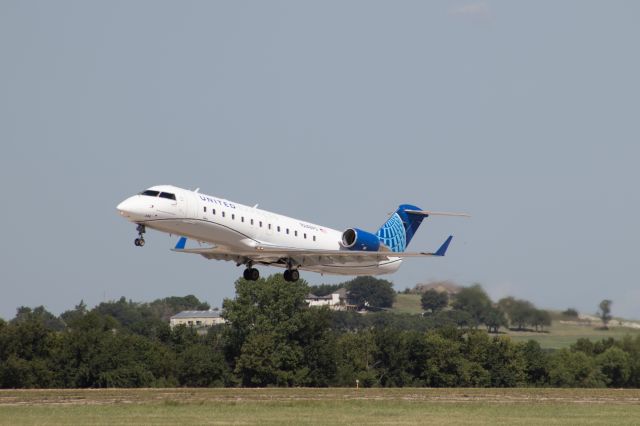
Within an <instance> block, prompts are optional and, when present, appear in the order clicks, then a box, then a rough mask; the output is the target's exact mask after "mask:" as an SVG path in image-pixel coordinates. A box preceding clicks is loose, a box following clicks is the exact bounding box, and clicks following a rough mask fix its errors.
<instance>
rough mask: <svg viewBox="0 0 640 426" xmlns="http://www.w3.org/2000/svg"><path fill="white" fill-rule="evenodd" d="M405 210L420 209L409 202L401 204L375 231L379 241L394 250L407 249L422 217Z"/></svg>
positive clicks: (401, 250)
mask: <svg viewBox="0 0 640 426" xmlns="http://www.w3.org/2000/svg"><path fill="white" fill-rule="evenodd" d="M405 210H422V209H420V208H419V207H416V206H412V205H410V204H402V205H401V206H400V207H398V210H396V212H395V213H394V214H393V215H392V216H391V217H390V218H389V220H387V221H386V222H385V224H384V225H382V227H381V228H380V229H379V230H378V232H377V233H376V235H377V236H378V238H379V239H380V242H381V243H382V244H384V245H385V246H387V247H389V249H390V250H391V251H394V252H403V251H405V250H406V249H407V246H408V245H409V243H410V242H411V239H412V238H413V234H415V232H416V231H417V230H418V227H419V226H420V224H421V223H422V219H424V216H421V215H415V214H409V213H407V212H406V211H405Z"/></svg>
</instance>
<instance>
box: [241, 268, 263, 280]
mask: <svg viewBox="0 0 640 426" xmlns="http://www.w3.org/2000/svg"><path fill="white" fill-rule="evenodd" d="M243 276H244V279H245V280H247V281H258V278H260V271H258V270H257V269H256V268H252V267H248V268H247V269H245V270H244V273H243Z"/></svg>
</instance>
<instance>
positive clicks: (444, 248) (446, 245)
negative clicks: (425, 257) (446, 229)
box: [433, 235, 453, 256]
mask: <svg viewBox="0 0 640 426" xmlns="http://www.w3.org/2000/svg"><path fill="white" fill-rule="evenodd" d="M452 239H453V235H449V238H447V239H446V241H445V242H444V243H442V245H441V246H440V248H439V249H438V251H437V252H435V253H433V255H434V256H444V254H445V253H446V252H447V249H448V248H449V244H450V243H451V240H452Z"/></svg>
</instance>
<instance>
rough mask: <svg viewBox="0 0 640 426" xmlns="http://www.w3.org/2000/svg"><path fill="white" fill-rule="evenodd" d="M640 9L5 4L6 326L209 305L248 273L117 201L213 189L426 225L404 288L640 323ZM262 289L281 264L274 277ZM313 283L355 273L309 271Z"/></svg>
mask: <svg viewBox="0 0 640 426" xmlns="http://www.w3.org/2000/svg"><path fill="white" fill-rule="evenodd" d="M638 16H640V3H639V2H634V1H626V2H624V1H607V2H604V1H599V2H595V1H536V2H514V1H497V0H486V1H473V0H471V1H452V0H449V1H433V2H423V1H370V0H363V1H342V0H341V1H316V2H311V1H268V2H265V1H179V2H178V1H156V0H153V1H143V0H137V1H108V2H107V1H101V2H98V1H85V0H82V1H80V0H78V1H65V0H61V1H56V2H51V1H30V0H15V1H14V0H0V179H1V182H2V199H3V201H2V203H1V204H0V206H1V207H2V208H0V223H2V227H3V233H2V234H3V235H2V237H3V243H2V244H0V270H1V272H2V274H1V278H0V317H2V318H5V319H10V318H12V317H13V316H14V315H15V311H16V308H17V307H18V306H21V305H24V306H32V307H33V306H39V305H44V306H45V307H46V308H47V309H49V310H50V311H52V312H53V313H55V314H59V313H61V312H63V311H65V310H67V309H71V308H73V306H74V305H76V304H77V303H78V302H80V300H83V301H84V302H85V303H87V304H88V305H89V306H94V305H96V304H98V303H100V302H102V301H105V300H113V299H118V298H120V297H121V296H125V297H126V298H127V299H132V300H134V301H152V300H154V299H157V298H162V297H167V296H173V295H187V294H194V295H196V296H197V297H199V298H200V299H202V300H206V301H208V302H209V303H210V304H211V305H212V306H221V304H222V300H223V299H224V298H229V297H233V295H234V281H235V280H236V279H237V278H238V277H239V276H240V275H241V274H242V268H238V267H236V266H235V264H233V263H230V262H220V261H208V260H206V259H204V258H202V257H200V256H197V255H187V254H178V253H173V252H171V251H170V250H169V249H170V248H171V247H173V245H175V242H176V239H177V238H176V237H175V236H174V237H170V236H169V235H166V234H162V233H158V232H154V231H150V232H148V233H147V235H146V240H147V244H146V245H145V247H144V248H138V247H134V245H133V239H134V238H135V236H136V233H135V229H134V228H135V227H134V225H133V224H131V223H129V222H127V221H125V220H123V219H122V218H120V217H118V215H117V213H116V210H115V206H116V205H117V204H118V203H119V202H120V201H122V200H123V199H125V198H127V197H128V196H130V195H132V194H134V193H137V192H139V191H141V190H143V189H145V188H147V187H149V186H152V185H158V184H173V185H177V186H181V187H184V188H191V189H195V188H197V187H199V188H201V191H202V192H204V193H207V194H210V195H215V196H218V197H223V198H227V199H230V200H233V201H236V202H238V203H242V204H247V205H254V204H256V203H259V204H260V207H261V208H263V209H266V210H271V211H274V212H277V213H281V214H285V215H288V216H292V217H297V218H300V219H304V220H307V221H309V222H313V223H319V224H321V225H324V226H327V227H333V228H336V229H340V230H342V229H346V228H348V227H359V228H362V229H367V230H370V231H374V232H375V231H376V230H377V229H378V227H379V226H380V225H381V224H382V223H383V222H384V221H385V219H386V218H387V214H388V213H389V212H392V211H394V210H395V208H396V207H397V206H398V205H399V204H402V203H411V204H415V205H418V206H420V207H421V208H423V209H430V210H445V211H461V212H467V213H470V214H471V215H472V218H471V219H460V218H448V217H438V218H434V217H432V218H429V219H427V220H426V221H425V222H423V225H422V226H421V228H420V230H419V232H418V233H417V234H416V237H415V238H414V239H413V240H412V242H411V245H410V246H409V249H411V250H435V249H436V248H437V247H438V246H439V245H440V244H441V243H442V241H443V240H444V239H445V238H446V237H447V236H448V235H449V234H453V235H454V240H453V242H452V244H451V246H450V248H449V251H448V253H447V256H446V257H445V258H443V259H426V260H425V259H410V260H407V261H405V262H404V263H403V265H402V267H401V268H400V270H399V271H398V272H397V273H395V274H393V275H389V276H384V277H383V278H387V279H389V280H391V281H392V282H393V283H394V286H395V288H396V289H398V290H402V289H404V288H407V287H413V286H414V285H415V284H417V283H423V282H427V281H430V280H452V281H455V282H457V283H459V284H461V285H470V284H472V283H476V282H478V283H481V284H482V285H483V287H484V288H485V289H486V290H487V292H488V293H489V295H490V296H491V297H492V298H494V300H497V299H498V298H501V297H504V296H507V295H511V296H514V297H516V298H523V299H527V300H530V301H532V302H534V303H535V304H536V305H537V306H538V307H542V308H550V309H566V308H568V307H574V308H577V309H578V310H580V311H581V312H584V313H590V314H592V313H594V312H595V311H596V310H597V308H598V304H599V303H600V301H601V300H603V299H611V300H612V301H613V305H612V313H613V314H614V315H620V316H624V317H627V318H636V319H640V311H639V308H638V306H640V279H639V275H638V272H637V271H638V268H637V260H636V258H637V257H638V254H639V249H638V243H639V241H640V238H639V237H640V227H639V225H638V222H637V215H638V212H639V211H640V195H639V191H638V183H639V182H640V171H639V170H640V168H639V167H638V160H639V159H640V78H639V76H640V55H638V40H640V25H638ZM261 269H262V270H261V273H262V275H263V276H265V275H268V274H270V273H276V272H280V271H281V270H279V269H275V268H267V267H263V268H261ZM302 277H303V278H304V279H306V280H307V281H309V282H310V283H311V284H320V283H336V282H341V281H344V280H346V279H347V278H348V277H347V278H345V277H332V276H326V275H325V276H321V275H319V274H315V273H310V272H303V273H302Z"/></svg>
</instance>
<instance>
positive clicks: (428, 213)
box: [405, 210, 471, 217]
mask: <svg viewBox="0 0 640 426" xmlns="http://www.w3.org/2000/svg"><path fill="white" fill-rule="evenodd" d="M405 212H407V213H409V214H415V215H419V216H459V217H471V215H469V214H467V213H452V212H433V211H429V210H405Z"/></svg>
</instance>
